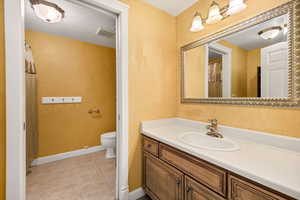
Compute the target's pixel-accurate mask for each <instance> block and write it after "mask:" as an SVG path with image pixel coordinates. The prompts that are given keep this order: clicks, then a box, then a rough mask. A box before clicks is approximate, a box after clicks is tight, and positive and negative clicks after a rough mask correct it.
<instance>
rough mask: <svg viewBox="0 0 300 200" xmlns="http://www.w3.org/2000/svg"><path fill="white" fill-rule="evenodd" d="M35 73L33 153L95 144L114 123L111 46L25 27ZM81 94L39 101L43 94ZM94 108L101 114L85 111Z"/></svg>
mask: <svg viewBox="0 0 300 200" xmlns="http://www.w3.org/2000/svg"><path fill="white" fill-rule="evenodd" d="M26 40H27V41H28V42H29V44H30V45H31V47H32V52H33V56H34V60H35V64H36V68H37V76H38V87H37V93H38V133H39V150H38V154H39V155H38V156H39V157H41V156H47V155H52V154H57V153H62V152H67V151H72V150H77V149H81V148H84V147H91V146H96V145H99V144H100V141H99V135H100V133H104V132H108V131H114V130H115V126H116V122H115V118H116V114H115V113H116V91H115V88H116V78H115V77H116V70H115V69H116V67H115V49H112V48H107V47H103V46H98V45H94V44H89V43H86V42H81V41H78V40H72V39H69V38H64V37H59V36H54V35H50V34H46V33H42V32H36V31H26ZM56 96H58V97H68V96H82V98H83V102H82V103H80V104H41V98H42V97H56ZM91 108H99V109H100V111H101V115H90V114H88V110H89V109H91Z"/></svg>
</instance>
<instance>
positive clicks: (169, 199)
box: [144, 152, 184, 200]
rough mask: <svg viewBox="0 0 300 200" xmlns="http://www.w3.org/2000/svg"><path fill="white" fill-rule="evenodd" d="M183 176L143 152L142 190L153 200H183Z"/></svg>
mask: <svg viewBox="0 0 300 200" xmlns="http://www.w3.org/2000/svg"><path fill="white" fill-rule="evenodd" d="M183 181H184V175H183V173H181V172H180V171H178V170H177V169H175V168H173V167H171V166H169V165H168V164H166V163H164V162H163V161H161V160H159V159H157V158H155V157H154V156H152V155H150V154H148V153H146V152H144V188H145V191H146V193H147V194H148V195H149V196H150V197H151V198H152V199H153V200H183V199H184V194H183V191H184V182H183Z"/></svg>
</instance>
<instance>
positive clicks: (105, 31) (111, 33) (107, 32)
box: [96, 26, 115, 38]
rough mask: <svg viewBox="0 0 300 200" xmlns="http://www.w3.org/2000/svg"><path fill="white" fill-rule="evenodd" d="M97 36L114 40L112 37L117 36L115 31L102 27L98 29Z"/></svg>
mask: <svg viewBox="0 0 300 200" xmlns="http://www.w3.org/2000/svg"><path fill="white" fill-rule="evenodd" d="M96 34H97V35H99V36H103V37H107V38H112V37H114V36H115V31H113V30H108V29H104V28H103V27H102V26H100V27H99V28H98V29H97V31H96Z"/></svg>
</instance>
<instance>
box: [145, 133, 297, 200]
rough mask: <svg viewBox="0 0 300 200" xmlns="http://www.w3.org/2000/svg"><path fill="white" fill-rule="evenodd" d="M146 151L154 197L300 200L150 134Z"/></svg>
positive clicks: (147, 183) (149, 188) (148, 183)
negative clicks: (195, 155) (155, 138)
mask: <svg viewBox="0 0 300 200" xmlns="http://www.w3.org/2000/svg"><path fill="white" fill-rule="evenodd" d="M143 151H144V154H143V168H144V180H143V182H144V190H145V192H146V193H147V194H148V195H149V196H150V197H151V198H152V199H153V200H226V199H227V200H296V199H294V198H291V197H288V196H286V195H284V194H281V193H279V192H276V191H274V190H272V189H269V188H267V187H265V186H262V185H260V184H257V183H254V182H253V181H250V180H248V179H246V178H243V177H241V176H239V175H235V174H234V173H232V172H230V171H228V170H225V169H223V168H221V167H218V166H215V165H213V164H210V163H208V162H206V161H204V160H202V159H199V158H196V157H194V156H192V155H189V154H187V153H185V152H182V151H180V150H177V149H175V148H173V147H170V146H168V145H166V144H163V143H161V142H158V141H156V140H153V139H150V138H148V137H146V136H144V137H143Z"/></svg>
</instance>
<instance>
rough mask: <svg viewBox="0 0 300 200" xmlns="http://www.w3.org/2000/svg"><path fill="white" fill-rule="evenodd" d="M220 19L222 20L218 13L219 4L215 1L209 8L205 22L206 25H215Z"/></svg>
mask: <svg viewBox="0 0 300 200" xmlns="http://www.w3.org/2000/svg"><path fill="white" fill-rule="evenodd" d="M222 19H223V16H222V15H221V13H220V7H219V4H217V3H216V2H215V1H213V2H212V4H211V5H210V7H209V12H208V18H207V20H206V23H207V24H214V23H217V22H218V21H221V20H222Z"/></svg>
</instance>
